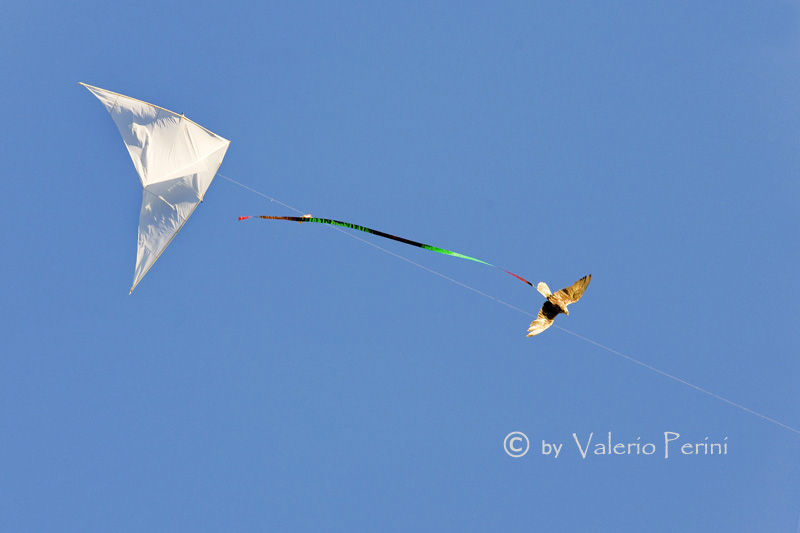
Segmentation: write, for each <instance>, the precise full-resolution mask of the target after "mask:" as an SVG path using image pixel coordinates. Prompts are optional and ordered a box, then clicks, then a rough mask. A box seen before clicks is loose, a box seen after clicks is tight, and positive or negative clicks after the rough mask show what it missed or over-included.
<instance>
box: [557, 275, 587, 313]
mask: <svg viewBox="0 0 800 533" xmlns="http://www.w3.org/2000/svg"><path fill="white" fill-rule="evenodd" d="M590 281H592V275H591V274H589V275H588V276H584V277H582V278H581V279H579V280H578V281H576V282H575V283H573V284H572V287H565V288H563V289H561V290H560V291H558V292H557V293H555V294H554V295H553V296H552V297H551V298H553V299H556V300H558V301H559V302H560V303H561V304H562V305H563V306H564V307H566V306H568V305H569V304H574V303H575V302H577V301H578V300H580V299H581V296H583V292H584V291H585V290H586V287H588V286H589V282H590Z"/></svg>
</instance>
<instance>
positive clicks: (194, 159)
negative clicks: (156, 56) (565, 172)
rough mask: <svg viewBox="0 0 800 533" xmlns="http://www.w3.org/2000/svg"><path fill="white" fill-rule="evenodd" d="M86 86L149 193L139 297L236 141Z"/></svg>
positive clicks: (142, 216) (137, 275)
mask: <svg viewBox="0 0 800 533" xmlns="http://www.w3.org/2000/svg"><path fill="white" fill-rule="evenodd" d="M81 85H83V86H84V87H86V88H87V89H89V90H90V91H91V92H92V93H93V94H94V95H95V96H96V97H97V98H98V99H99V100H100V101H101V102H102V103H103V105H104V106H105V107H106V110H108V112H109V114H110V115H111V118H112V119H114V123H115V124H116V125H117V129H119V132H120V134H122V140H123V141H125V146H127V148H128V153H130V155H131V159H133V165H134V166H135V167H136V172H138V173H139V179H140V180H141V182H142V187H143V188H144V191H143V193H142V210H141V212H140V213H139V247H138V250H137V252H136V270H135V272H134V276H133V286H132V287H131V292H133V289H135V288H136V285H138V284H139V282H140V281H141V280H142V278H143V277H144V275H145V274H146V273H147V271H148V270H150V267H152V266H153V263H155V262H156V259H158V258H159V256H160V255H161V253H162V252H163V251H164V249H165V248H166V247H167V246H168V245H169V243H170V242H171V241H172V239H173V238H174V237H175V235H176V234H177V233H178V232H179V231H180V229H181V228H182V227H183V225H184V224H185V223H186V221H187V220H188V219H189V217H190V216H191V215H192V213H193V212H194V210H195V208H196V207H197V206H198V204H199V203H200V202H202V201H203V196H204V195H205V193H206V190H207V189H208V186H209V185H211V181H212V180H213V179H214V176H215V175H216V174H217V170H218V169H219V166H220V165H221V164H222V158H224V157H225V152H227V150H228V146H229V145H230V141H229V140H227V139H223V138H222V137H220V136H219V135H217V134H215V133H212V132H210V131H208V130H207V129H205V128H204V127H202V126H200V125H199V124H197V123H195V122H192V121H191V120H189V119H188V118H186V117H184V116H183V115H178V114H177V113H173V112H172V111H169V110H167V109H164V108H162V107H158V106H155V105H152V104H148V103H146V102H142V101H141V100H136V99H135V98H130V97H128V96H124V95H121V94H118V93H114V92H111V91H106V90H105V89H100V88H97V87H92V86H91V85H86V84H85V83H81Z"/></svg>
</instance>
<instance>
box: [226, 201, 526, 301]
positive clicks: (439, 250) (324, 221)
mask: <svg viewBox="0 0 800 533" xmlns="http://www.w3.org/2000/svg"><path fill="white" fill-rule="evenodd" d="M248 218H261V219H264V220H288V221H290V222H301V223H302V222H315V223H317V224H328V225H330V226H341V227H343V228H350V229H354V230H358V231H363V232H364V233H369V234H371V235H377V236H378V237H383V238H384V239H391V240H393V241H397V242H402V243H404V244H408V245H410V246H416V247H417V248H422V249H423V250H430V251H431V252H437V253H440V254H445V255H450V256H453V257H459V258H461V259H467V260H469V261H475V262H476V263H481V264H484V265H488V266H490V267H494V268H496V269H498V270H502V271H503V272H505V273H506V274H509V275H511V276H514V277H515V278H517V279H518V280H520V281H524V282H525V283H527V284H528V285H530V286H531V287H533V283H531V282H530V281H528V280H527V279H525V278H523V277H522V276H517V275H516V274H514V273H513V272H509V271H508V270H506V269H505V268H500V267H499V266H497V265H493V264H491V263H487V262H486V261H482V260H480V259H476V258H474V257H470V256H468V255H464V254H460V253H458V252H453V251H452V250H445V249H444V248H439V247H438V246H431V245H430V244H423V243H421V242H417V241H412V240H411V239H406V238H405V237H398V236H397V235H392V234H390V233H384V232H383V231H378V230H376V229H372V228H367V227H365V226H359V225H358V224H351V223H350V222H341V221H339V220H332V219H330V218H315V217H312V216H311V215H305V216H302V217H273V216H266V215H261V216H255V217H239V220H247V219H248Z"/></svg>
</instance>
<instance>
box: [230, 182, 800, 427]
mask: <svg viewBox="0 0 800 533" xmlns="http://www.w3.org/2000/svg"><path fill="white" fill-rule="evenodd" d="M217 175H218V176H219V177H221V178H224V179H226V180H228V181H230V182H231V183H234V184H236V185H238V186H240V187H242V188H244V189H247V190H248V191H251V192H254V193H255V194H258V195H259V196H263V197H264V198H267V199H268V200H270V201H271V202H275V203H277V204H280V205H282V206H284V207H286V208H287V209H291V210H292V211H294V212H295V213H299V214H303V212H302V211H300V210H299V209H295V208H294V207H292V206H290V205H287V204H285V203H283V202H280V201H278V200H276V199H275V198H272V197H271V196H267V195H266V194H264V193H262V192H259V191H257V190H255V189H253V188H251V187H248V186H247V185H244V184H242V183H239V182H238V181H236V180H233V179H231V178H229V177H227V176H223V175H222V174H217ZM330 227H332V228H333V229H335V230H336V231H338V232H340V233H343V234H344V235H347V236H348V237H351V238H353V239H356V240H358V241H361V242H363V243H365V244H368V245H370V246H372V247H373V248H377V249H378V250H381V251H383V252H386V253H387V254H389V255H392V256H394V257H396V258H398V259H402V260H403V261H405V262H406V263H410V264H412V265H414V266H417V267H419V268H421V269H423V270H427V271H428V272H430V273H431V274H435V275H437V276H439V277H440V278H444V279H446V280H447V281H451V282H453V283H455V284H456V285H460V286H461V287H464V288H465V289H468V290H471V291H472V292H474V293H477V294H480V295H481V296H484V297H486V298H489V299H490V300H494V301H495V302H497V303H499V304H502V305H505V306H506V307H508V308H510V309H514V310H515V311H519V312H520V313H522V314H525V315H528V316H531V317H534V316H536V315H535V314H533V313H530V312H528V311H525V310H524V309H520V308H519V307H516V306H513V305H511V304H510V303H508V302H504V301H503V300H500V299H499V298H495V297H494V296H492V295H490V294H486V293H485V292H482V291H479V290H478V289H476V288H474V287H470V286H469V285H467V284H466V283H462V282H460V281H458V280H456V279H453V278H451V277H449V276H446V275H444V274H442V273H441V272H437V271H436V270H433V269H432V268H429V267H426V266H425V265H422V264H420V263H417V262H416V261H412V260H411V259H408V258H407V257H404V256H402V255H400V254H398V253H396V252H393V251H391V250H388V249H386V248H384V247H383V246H380V245H377V244H375V243H374V242H371V241H368V240H366V239H364V238H362V237H359V236H358V235H356V234H353V233H351V232H348V231H345V230H344V229H342V228H340V227H338V226H330ZM553 326H555V327H556V328H558V329H560V330H561V331H563V332H564V333H569V334H570V335H572V336H574V337H577V338H579V339H581V340H583V341H585V342H588V343H590V344H594V345H595V346H597V347H598V348H602V349H603V350H606V351H608V352H610V353H613V354H614V355H617V356H619V357H622V358H624V359H627V360H628V361H631V362H632V363H636V364H637V365H640V366H642V367H644V368H647V369H648V370H651V371H653V372H656V373H658V374H661V375H662V376H665V377H668V378H669V379H672V380H674V381H677V382H678V383H682V384H684V385H687V386H689V387H691V388H693V389H695V390H697V391H700V392H702V393H705V394H707V395H709V396H711V397H712V398H716V399H718V400H721V401H723V402H725V403H727V404H729V405H732V406H734V407H737V408H739V409H741V410H742V411H745V412H747V413H750V414H752V415H755V416H757V417H760V418H762V419H764V420H766V421H768V422H772V423H773V424H776V425H778V426H781V427H782V428H785V429H788V430H789V431H793V432H795V433H797V434H798V435H800V430H798V429H795V428H793V427H791V426H787V425H786V424H784V423H782V422H778V421H777V420H775V419H774V418H770V417H768V416H765V415H762V414H761V413H758V412H756V411H753V410H752V409H748V408H747V407H745V406H743V405H740V404H738V403H736V402H732V401H731V400H728V399H727V398H723V397H722V396H720V395H718V394H714V393H713V392H710V391H707V390H706V389H704V388H702V387H698V386H697V385H694V384H692V383H689V382H688V381H685V380H683V379H681V378H678V377H676V376H673V375H672V374H669V373H667V372H664V371H663V370H659V369H658V368H656V367H654V366H651V365H648V364H647V363H643V362H641V361H639V360H638V359H634V358H633V357H631V356H629V355H625V354H624V353H622V352H618V351H617V350H614V349H612V348H609V347H608V346H604V345H602V344H600V343H599V342H596V341H593V340H591V339H588V338H586V337H583V336H582V335H578V334H577V333H575V332H573V331H570V330H568V329H566V328H562V327H561V326H558V325H556V324H553Z"/></svg>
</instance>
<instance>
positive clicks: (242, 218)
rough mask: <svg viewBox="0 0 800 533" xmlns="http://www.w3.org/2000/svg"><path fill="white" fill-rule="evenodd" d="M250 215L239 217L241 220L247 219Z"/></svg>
mask: <svg viewBox="0 0 800 533" xmlns="http://www.w3.org/2000/svg"><path fill="white" fill-rule="evenodd" d="M248 218H250V217H239V220H247V219H248Z"/></svg>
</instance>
